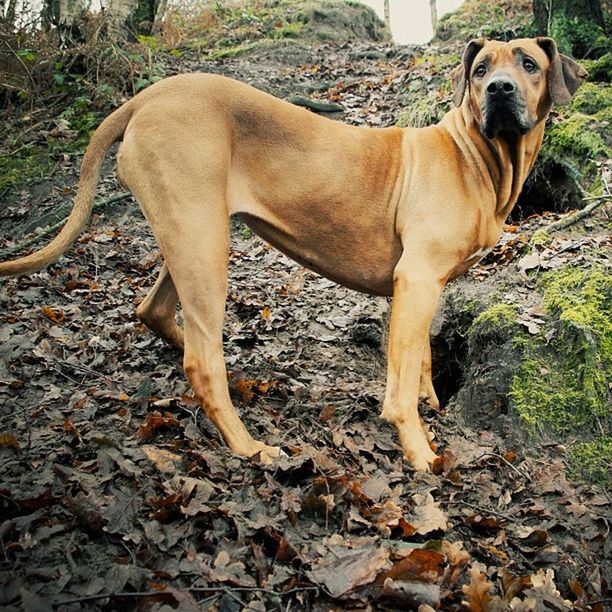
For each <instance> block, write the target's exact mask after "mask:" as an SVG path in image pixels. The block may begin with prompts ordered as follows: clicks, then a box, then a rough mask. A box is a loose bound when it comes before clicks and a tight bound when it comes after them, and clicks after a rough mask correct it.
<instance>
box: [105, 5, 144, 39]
mask: <svg viewBox="0 0 612 612" xmlns="http://www.w3.org/2000/svg"><path fill="white" fill-rule="evenodd" d="M137 9H138V0H111V2H110V4H109V5H108V9H107V11H106V19H107V26H106V32H107V34H108V38H109V39H110V40H111V41H113V42H118V41H121V40H129V39H130V38H133V36H132V35H133V31H132V15H133V14H134V13H135V12H136V10H137Z"/></svg>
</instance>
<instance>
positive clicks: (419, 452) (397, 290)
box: [381, 253, 443, 470]
mask: <svg viewBox="0 0 612 612" xmlns="http://www.w3.org/2000/svg"><path fill="white" fill-rule="evenodd" d="M442 286H443V282H442V281H440V280H438V279H437V278H436V275H435V273H434V272H433V270H430V269H428V268H427V267H424V266H417V265H415V262H414V261H409V257H408V256H407V254H406V253H404V256H402V258H401V260H400V262H399V263H398V265H397V267H396V269H395V274H394V280H393V306H392V308H391V325H390V332H389V357H388V359H389V364H388V373H387V392H386V395H385V401H384V404H383V410H382V414H381V417H382V418H383V419H385V420H387V421H389V422H390V423H394V424H395V426H396V427H397V430H398V432H399V437H400V442H401V445H402V448H403V450H404V455H405V456H406V458H407V459H408V461H410V463H411V464H412V465H413V466H414V468H415V469H417V470H427V469H429V466H430V465H431V464H432V463H433V461H434V459H435V458H436V455H435V453H434V452H433V451H432V450H431V448H430V446H429V441H428V436H427V433H426V430H425V429H424V428H423V426H422V425H421V421H420V419H419V410H418V402H419V388H420V382H421V369H422V365H423V360H424V358H425V359H427V358H428V356H427V355H426V353H425V351H426V350H427V348H426V344H427V343H428V342H429V326H430V324H431V320H432V318H433V315H434V312H435V309H436V305H437V303H438V298H439V297H440V292H441V290H442Z"/></svg>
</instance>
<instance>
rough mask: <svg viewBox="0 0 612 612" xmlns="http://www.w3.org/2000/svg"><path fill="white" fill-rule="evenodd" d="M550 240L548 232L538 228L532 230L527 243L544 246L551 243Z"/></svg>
mask: <svg viewBox="0 0 612 612" xmlns="http://www.w3.org/2000/svg"><path fill="white" fill-rule="evenodd" d="M551 241H552V238H551V236H550V234H549V233H548V232H547V231H546V230H544V229H539V230H537V231H535V232H534V234H533V236H532V237H531V240H530V241H529V244H530V245H531V246H534V247H546V246H548V245H549V244H550V243H551Z"/></svg>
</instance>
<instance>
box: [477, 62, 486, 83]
mask: <svg viewBox="0 0 612 612" xmlns="http://www.w3.org/2000/svg"><path fill="white" fill-rule="evenodd" d="M485 74H487V67H486V66H485V65H484V64H480V65H479V66H477V67H476V70H474V75H475V76H477V77H478V78H479V79H481V78H482V77H483V76H484V75H485Z"/></svg>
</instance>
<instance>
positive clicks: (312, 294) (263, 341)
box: [0, 45, 612, 612]
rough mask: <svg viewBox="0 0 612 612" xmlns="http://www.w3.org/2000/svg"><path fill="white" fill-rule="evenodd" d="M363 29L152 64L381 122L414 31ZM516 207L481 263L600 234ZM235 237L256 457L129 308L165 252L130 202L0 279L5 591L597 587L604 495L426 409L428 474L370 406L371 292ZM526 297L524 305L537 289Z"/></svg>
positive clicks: (605, 538)
mask: <svg viewBox="0 0 612 612" xmlns="http://www.w3.org/2000/svg"><path fill="white" fill-rule="evenodd" d="M365 50H366V51H368V50H370V51H376V52H377V57H378V58H379V59H377V60H376V61H372V60H367V59H363V60H361V61H359V60H355V59H351V58H353V57H354V55H351V54H352V52H353V48H352V47H350V46H348V45H347V46H345V47H340V48H337V47H329V46H328V47H326V46H325V45H323V46H321V47H318V48H304V49H302V57H301V60H302V63H301V64H300V66H299V68H298V69H297V70H296V69H295V67H291V68H289V67H287V66H284V65H283V64H282V61H281V60H280V59H279V57H278V56H274V55H270V56H269V57H266V56H265V54H264V56H263V57H259V58H258V59H257V60H256V61H254V60H249V59H248V58H241V59H238V60H235V61H232V62H216V63H208V64H203V63H202V61H201V60H198V59H196V58H195V57H193V56H190V55H189V54H186V56H185V57H184V58H182V60H181V61H182V64H181V66H177V65H171V64H169V68H168V70H169V72H172V71H173V70H174V71H178V70H181V71H186V70H189V69H207V70H213V71H216V72H224V73H226V74H229V75H232V74H240V76H241V78H242V80H246V81H251V82H254V83H255V84H256V85H259V86H261V87H263V88H265V89H268V90H269V91H272V92H274V93H277V94H280V95H288V94H289V93H292V92H296V88H297V93H303V91H304V90H305V88H306V87H307V86H308V85H309V84H313V83H320V82H322V81H329V82H330V83H331V85H330V86H329V87H328V88H327V90H325V89H318V90H316V91H318V92H319V93H316V94H313V95H314V97H318V98H321V99H325V100H330V101H333V102H337V103H339V104H341V105H342V106H343V108H344V109H345V111H344V113H343V114H342V115H341V118H342V120H344V121H348V122H351V123H354V124H368V125H375V126H376V125H390V124H393V123H395V121H396V120H397V111H398V108H400V107H401V100H402V98H401V96H402V91H404V89H405V88H406V87H407V85H408V84H409V83H410V82H412V81H414V80H418V79H421V80H425V81H426V82H427V83H428V84H427V87H431V88H435V86H436V82H437V81H436V80H435V78H434V79H433V81H432V75H431V73H428V72H426V69H425V68H422V67H419V66H416V65H415V62H414V60H413V58H412V56H411V54H410V53H405V54H403V55H402V53H400V52H398V51H397V48H391V47H384V46H383V45H378V46H375V47H371V48H366V49H365ZM363 57H364V58H367V53H364V54H363ZM381 57H384V58H386V59H380V58H381ZM170 61H172V60H169V62H170ZM174 61H176V60H174ZM430 72H431V71H430ZM434 77H435V74H434ZM300 88H301V89H300ZM74 170H75V171H76V167H75V169H74ZM67 180H68V179H67ZM102 189H103V190H106V191H113V190H116V189H117V186H116V184H115V183H114V182H113V181H105V183H104V185H103V187H102ZM49 206H51V203H49ZM22 208H25V207H22ZM537 222H538V220H535V221H534V220H533V219H531V220H528V221H527V222H526V223H527V224H528V225H529V224H531V226H533V224H534V223H536V224H537ZM10 223H15V224H17V226H18V224H19V223H20V219H19V217H18V216H17V217H15V216H14V215H13V216H11V217H10V218H9V224H10ZM5 225H6V224H5ZM528 225H527V226H528ZM527 226H526V225H525V224H522V225H520V226H508V227H507V231H506V232H505V234H504V236H503V237H502V240H501V241H500V243H499V245H498V246H497V247H496V249H495V250H494V252H493V253H492V254H491V255H489V256H488V257H487V258H486V259H485V260H483V262H481V264H480V265H479V266H477V267H475V268H474V269H473V271H472V272H471V275H472V277H473V278H474V281H477V280H478V279H479V278H484V277H486V276H489V275H491V274H494V273H495V271H496V269H497V268H498V267H499V266H506V265H508V264H509V263H511V262H513V261H518V260H520V261H519V264H518V265H519V269H521V268H522V269H524V270H527V269H529V268H530V267H532V266H533V265H538V266H541V265H551V266H554V265H559V263H558V261H559V258H561V259H563V258H568V257H577V256H578V257H579V256H580V250H581V249H584V248H589V247H590V246H592V245H593V243H594V242H596V241H597V240H599V239H598V238H596V237H583V238H581V239H576V238H567V237H566V238H563V239H558V238H555V239H554V241H553V242H552V243H551V244H549V245H548V246H547V250H548V252H546V251H545V252H540V253H539V254H538V260H537V262H536V261H535V259H533V258H532V259H528V257H529V255H526V254H525V250H524V247H525V244H526V239H525V238H524V232H525V231H526V227H527ZM12 229H13V228H12V227H10V228H9V230H12ZM14 236H15V235H14ZM560 240H565V241H566V242H565V243H559V241H560ZM15 241H16V242H18V238H16V239H15ZM567 241H570V242H571V244H567ZM230 259H231V269H230V289H229V296H228V305H227V321H226V325H225V331H224V340H225V350H226V362H227V365H228V370H229V372H230V390H231V393H232V397H233V399H234V401H235V403H236V404H237V407H238V409H239V411H240V412H241V416H242V418H243V419H244V421H245V423H246V424H247V427H249V429H250V430H251V431H252V432H253V433H254V435H255V436H256V437H259V438H262V439H266V440H267V441H268V442H270V443H273V444H279V445H281V446H282V447H283V449H284V451H285V456H283V457H282V458H281V459H280V460H279V461H278V463H277V464H275V465H272V466H262V465H260V464H259V463H258V462H257V461H255V460H253V461H252V460H243V459H239V458H237V457H234V456H233V455H232V454H231V453H230V452H229V451H228V450H227V448H226V447H225V446H224V444H223V442H222V440H221V439H220V437H219V434H218V433H217V432H216V431H215V429H214V427H213V426H212V425H211V424H210V423H209V422H208V421H207V420H206V418H205V417H204V416H203V414H202V411H201V409H200V407H199V406H198V405H197V403H196V402H195V401H194V399H193V397H192V396H191V392H190V389H189V386H188V385H187V383H186V382H185V377H184V375H183V373H182V369H181V356H180V355H179V354H178V353H177V352H176V351H174V350H173V349H171V348H169V347H167V346H165V345H164V344H163V343H162V342H161V341H160V340H158V339H156V338H155V337H153V335H152V334H151V333H150V332H148V331H147V330H146V329H145V328H144V327H143V326H142V325H141V324H140V323H139V322H138V320H137V319H136V317H135V314H134V310H135V306H136V305H137V304H138V302H139V301H140V300H142V299H143V297H144V295H145V292H146V290H147V288H148V287H150V286H151V285H152V284H153V282H154V280H155V275H156V273H157V269H158V266H159V264H160V258H159V256H158V255H157V251H156V247H155V245H154V242H153V239H152V236H151V234H150V231H149V230H148V228H147V226H146V224H145V222H144V220H143V219H142V216H141V215H140V214H139V213H138V211H137V208H136V206H135V204H134V203H133V202H131V203H128V204H127V205H121V206H119V205H113V207H112V208H109V209H108V210H107V211H105V213H103V214H99V215H97V216H96V218H95V219H94V222H93V224H92V225H91V226H90V227H89V228H88V229H87V230H86V231H85V233H84V234H83V236H82V237H81V239H80V240H79V241H78V242H77V244H76V245H75V247H74V248H73V249H72V250H71V251H69V253H67V254H66V256H65V257H64V258H63V259H62V261H61V262H60V263H59V264H57V265H54V266H51V267H50V268H49V269H48V270H45V271H42V272H40V273H38V274H34V275H32V276H30V277H28V278H20V279H16V280H9V281H7V282H5V283H3V284H2V286H0V300H1V302H2V309H1V313H0V317H1V319H2V327H1V328H0V335H1V338H2V344H1V345H0V353H1V355H2V360H1V361H0V398H1V406H2V408H1V410H2V413H1V414H2V419H3V426H2V431H0V473H1V474H2V477H1V480H0V511H1V514H2V516H1V518H0V539H1V542H2V550H1V555H0V563H1V566H0V567H1V570H0V585H1V586H0V606H4V607H5V608H6V609H20V608H21V609H26V610H50V609H60V610H73V609H79V610H111V609H126V610H128V609H134V610H135V609H139V610H167V609H180V610H201V609H214V610H241V609H248V610H268V609H283V610H284V609H289V608H293V609H295V608H297V609H305V608H308V609H314V610H328V609H344V608H349V609H355V610H373V609H415V610H416V609H419V610H422V611H426V610H431V609H440V610H457V611H459V610H472V611H478V610H483V611H487V612H488V611H492V610H493V611H497V610H525V611H527V610H530V611H531V610H544V609H546V610H560V611H563V610H593V611H597V612H599V611H603V610H605V609H606V606H609V604H610V601H611V600H610V597H611V596H610V593H609V584H610V563H609V562H610V556H611V555H612V545H611V541H612V539H611V538H610V533H609V530H610V504H609V499H608V497H607V496H606V495H605V493H603V492H598V491H596V490H591V489H588V488H586V487H578V486H576V485H574V484H572V483H570V482H569V481H567V480H566V478H565V475H564V474H565V471H564V465H563V463H562V461H561V460H560V459H559V458H557V457H555V454H554V449H551V451H550V452H549V453H548V454H546V455H539V454H537V453H529V452H528V449H526V448H523V447H519V446H517V445H516V444H515V443H514V441H513V440H511V439H504V438H502V437H500V436H499V435H497V434H495V433H493V432H491V431H483V430H479V429H473V428H472V427H471V426H470V423H464V422H461V421H460V419H459V418H458V417H456V416H455V415H453V414H452V413H451V412H450V411H449V412H442V413H440V414H434V413H433V412H432V411H430V412H429V413H427V410H426V409H425V408H423V409H424V411H425V412H426V419H427V420H428V421H429V422H430V426H431V427H432V428H433V430H434V431H435V432H436V434H437V440H441V441H442V443H443V444H444V446H443V447H442V448H441V449H439V450H440V452H441V453H442V455H441V459H440V460H439V461H438V462H437V463H436V466H435V470H434V472H435V473H432V474H418V473H414V472H413V471H412V470H411V469H410V468H409V467H408V466H407V464H406V463H405V461H404V460H403V458H402V453H401V449H400V447H399V446H398V444H397V440H396V436H395V432H394V431H393V429H392V428H391V427H390V426H388V425H387V424H385V423H383V422H381V421H380V419H379V418H378V416H377V415H378V412H379V411H380V403H381V400H382V397H383V393H384V378H385V356H384V351H383V350H381V348H380V347H381V345H382V344H383V339H384V331H383V330H384V328H385V317H386V313H387V311H388V308H389V305H388V301H387V300H385V299H382V298H371V297H367V296H363V295H359V294H357V293H354V292H351V291H349V290H347V289H344V288H342V287H338V286H335V285H334V284H333V283H331V282H329V281H327V280H325V279H322V278H320V277H317V276H316V275H314V274H312V273H310V272H308V271H305V270H303V269H302V268H300V267H299V266H298V265H297V264H295V263H294V262H291V261H290V260H288V259H287V258H285V257H284V256H282V255H281V254H279V253H278V252H276V251H274V250H273V249H270V248H269V247H268V246H267V245H265V244H263V243H262V242H260V241H259V240H258V239H256V238H254V237H251V236H250V235H249V234H248V233H245V232H244V230H243V229H242V228H241V227H239V226H234V228H233V237H232V249H231V257H230ZM542 262H548V263H547V264H543V263H542ZM522 316H523V317H524V325H525V326H526V327H527V328H528V329H530V326H537V325H538V316H539V313H538V312H537V311H535V310H534V311H531V312H525V313H523V314H522ZM530 330H531V329H530Z"/></svg>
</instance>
